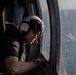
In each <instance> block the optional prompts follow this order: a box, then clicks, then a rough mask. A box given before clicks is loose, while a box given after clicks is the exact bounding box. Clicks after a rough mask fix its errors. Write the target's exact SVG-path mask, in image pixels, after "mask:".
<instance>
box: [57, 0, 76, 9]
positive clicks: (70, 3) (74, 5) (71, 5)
mask: <svg viewBox="0 0 76 75" xmlns="http://www.w3.org/2000/svg"><path fill="white" fill-rule="evenodd" d="M58 1H59V6H60V9H76V0H58Z"/></svg>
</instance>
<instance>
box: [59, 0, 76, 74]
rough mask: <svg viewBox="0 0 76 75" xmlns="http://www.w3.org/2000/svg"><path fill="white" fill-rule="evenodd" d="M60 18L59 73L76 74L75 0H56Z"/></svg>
mask: <svg viewBox="0 0 76 75" xmlns="http://www.w3.org/2000/svg"><path fill="white" fill-rule="evenodd" d="M58 3H59V8H60V9H59V11H60V20H61V57H60V69H59V71H60V74H59V75H76V0H66V1H65V0H58Z"/></svg>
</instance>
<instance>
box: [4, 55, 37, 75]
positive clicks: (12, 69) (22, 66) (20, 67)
mask: <svg viewBox="0 0 76 75" xmlns="http://www.w3.org/2000/svg"><path fill="white" fill-rule="evenodd" d="M5 62H6V67H7V70H8V72H9V73H10V74H12V75H13V74H18V73H24V72H28V71H30V70H32V69H33V68H35V67H36V64H35V63H34V62H33V61H30V62H22V61H18V58H17V57H14V56H10V57H7V58H6V59H5Z"/></svg>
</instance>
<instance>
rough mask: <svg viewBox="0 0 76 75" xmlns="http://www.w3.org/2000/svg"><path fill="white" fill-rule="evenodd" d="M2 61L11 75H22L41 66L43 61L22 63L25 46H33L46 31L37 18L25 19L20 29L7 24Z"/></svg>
mask: <svg viewBox="0 0 76 75" xmlns="http://www.w3.org/2000/svg"><path fill="white" fill-rule="evenodd" d="M6 27H7V29H6V32H5V34H4V38H3V41H4V42H3V43H2V46H1V47H2V50H1V51H0V61H1V62H3V63H4V64H5V66H6V69H7V71H8V73H9V74H12V75H13V74H20V73H25V72H28V71H30V70H32V69H34V68H36V67H38V66H41V63H42V62H41V60H39V59H34V60H32V61H30V62H25V61H21V55H22V52H23V46H24V45H26V44H27V43H28V44H33V43H34V42H35V41H36V40H37V38H38V37H39V36H40V35H41V34H42V33H43V31H44V23H43V22H42V20H41V19H40V18H39V17H37V16H29V17H27V18H25V19H24V20H23V21H22V22H21V23H20V25H19V26H18V27H16V26H14V25H11V24H8V23H7V24H6Z"/></svg>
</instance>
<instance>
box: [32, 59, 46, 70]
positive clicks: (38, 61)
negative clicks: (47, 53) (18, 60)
mask: <svg viewBox="0 0 76 75" xmlns="http://www.w3.org/2000/svg"><path fill="white" fill-rule="evenodd" d="M33 62H34V63H35V64H36V65H37V68H39V69H44V68H45V67H46V62H45V60H44V59H40V58H38V59H33Z"/></svg>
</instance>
